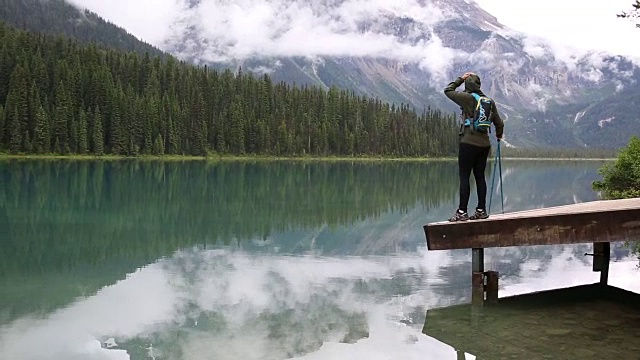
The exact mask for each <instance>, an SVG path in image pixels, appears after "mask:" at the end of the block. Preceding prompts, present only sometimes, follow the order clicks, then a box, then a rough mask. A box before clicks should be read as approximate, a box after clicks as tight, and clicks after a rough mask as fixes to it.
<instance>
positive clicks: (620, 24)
mask: <svg viewBox="0 0 640 360" xmlns="http://www.w3.org/2000/svg"><path fill="white" fill-rule="evenodd" d="M476 2H477V3H478V4H480V6H481V7H482V8H483V9H485V10H486V11H487V12H489V13H491V14H492V15H494V16H495V17H496V18H497V19H498V21H499V22H500V23H502V24H504V25H506V26H508V27H510V28H512V29H514V30H518V31H522V32H524V33H527V34H530V35H538V36H541V37H544V38H548V39H550V40H552V41H555V42H558V43H561V44H567V45H572V46H575V47H578V48H582V49H597V50H604V51H608V52H611V53H614V54H617V55H630V56H640V46H639V45H638V44H640V29H637V28H636V27H635V23H634V22H632V21H631V20H628V19H620V18H617V17H616V14H619V13H621V12H622V11H628V10H630V9H631V8H632V6H631V4H632V3H633V2H634V1H633V0H535V1H514V0H476Z"/></svg>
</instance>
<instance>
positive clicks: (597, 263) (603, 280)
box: [593, 242, 611, 285]
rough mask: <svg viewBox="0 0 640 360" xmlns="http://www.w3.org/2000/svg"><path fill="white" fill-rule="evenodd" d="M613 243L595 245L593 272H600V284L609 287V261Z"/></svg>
mask: <svg viewBox="0 0 640 360" xmlns="http://www.w3.org/2000/svg"><path fill="white" fill-rule="evenodd" d="M610 253H611V243H609V242H597V243H593V271H600V284H601V285H607V282H608V280H609V260H610V257H611V255H610Z"/></svg>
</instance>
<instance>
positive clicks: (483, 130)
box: [444, 72, 504, 221]
mask: <svg viewBox="0 0 640 360" xmlns="http://www.w3.org/2000/svg"><path fill="white" fill-rule="evenodd" d="M463 83H464V91H456V89H457V88H458V87H459V86H460V85H462V84H463ZM444 93H445V95H447V97H448V98H449V99H451V100H453V102H455V103H456V104H458V105H459V106H460V110H461V111H462V119H463V122H462V124H461V125H460V134H459V135H460V145H459V150H458V171H459V176H460V205H459V206H458V209H457V210H456V212H455V214H454V215H453V216H452V217H451V218H450V219H449V221H465V220H476V219H486V218H488V217H489V214H488V212H487V208H486V198H487V182H486V180H485V177H484V172H485V169H486V167H487V158H488V156H489V151H490V150H491V142H490V141H489V133H490V132H491V131H490V130H491V124H493V125H494V127H495V131H496V138H497V139H498V141H500V139H502V132H503V129H504V122H503V121H502V119H501V118H500V115H498V109H497V108H496V104H495V102H494V101H493V100H492V99H491V98H489V97H487V96H486V95H485V94H484V93H483V92H482V90H481V89H480V77H479V76H478V75H476V74H474V73H472V72H467V73H465V74H464V75H462V76H461V77H458V78H457V79H455V80H454V81H453V82H451V83H450V84H449V85H447V87H446V88H445V89H444ZM471 171H473V176H474V177H475V179H476V188H477V191H478V206H477V207H476V211H475V213H474V214H473V215H471V216H469V214H468V212H467V205H468V203H469V196H470V193H471V186H470V185H469V178H470V176H471Z"/></svg>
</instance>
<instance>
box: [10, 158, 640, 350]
mask: <svg viewBox="0 0 640 360" xmlns="http://www.w3.org/2000/svg"><path fill="white" fill-rule="evenodd" d="M599 165H600V164H598V163H588V162H575V163H574V162H558V163H556V162H507V161H505V163H504V164H503V170H504V175H505V176H504V186H505V188H504V193H505V195H506V196H507V197H506V198H505V210H507V211H511V210H523V209H529V208H533V207H538V206H553V205H561V204H567V203H573V202H576V201H588V200H593V199H595V194H594V193H593V192H592V191H591V189H590V183H591V181H593V180H595V179H597V178H598V176H597V168H598V167H599ZM455 169H456V165H455V163H449V162H434V163H384V164H371V163H355V164H350V163H286V162H275V163H259V162H258V163H249V162H245V163H222V164H204V163H198V162H192V163H163V162H5V163H1V164H0V181H1V183H0V185H1V187H0V229H6V230H4V231H3V232H2V233H0V236H1V237H0V242H1V243H2V247H0V260H1V261H0V354H1V355H3V356H2V357H3V358H4V357H6V358H21V359H73V358H85V359H86V358H89V359H94V358H95V359H103V358H105V359H106V358H109V359H112V358H114V359H120V358H122V359H126V358H129V357H131V358H132V359H146V358H156V359H200V358H216V359H238V358H243V359H284V358H291V357H299V358H303V359H320V358H322V359H342V358H345V359H346V358H349V359H353V358H365V357H366V358H367V359H369V358H371V359H377V358H380V359H387V358H391V357H393V358H397V357H398V356H401V357H403V358H407V359H412V358H420V359H423V358H437V359H448V358H450V359H456V358H457V357H456V356H457V355H456V352H455V351H454V349H453V348H452V347H450V346H449V345H446V344H443V343H440V342H438V341H436V340H434V339H432V338H429V337H425V336H424V335H422V334H421V328H422V325H423V323H424V320H425V313H426V310H427V309H429V308H433V307H440V306H447V305H451V304H458V303H463V302H467V301H468V300H469V298H470V284H469V282H470V279H469V276H468V274H469V268H470V264H469V261H470V258H469V255H468V253H467V252H465V251H451V252H426V251H425V248H424V233H423V232H422V225H424V224H425V223H427V222H431V221H440V220H442V219H444V218H446V217H447V216H448V215H449V213H450V212H451V211H452V209H453V207H454V206H455V204H456V202H457V181H456V180H455V178H456V175H455V174H456V170H455ZM494 200H495V198H494ZM473 201H474V200H473V199H472V204H473ZM495 209H496V208H494V211H495ZM588 250H590V248H589V247H588V246H586V245H578V246H569V247H561V246H559V247H530V248H506V249H496V250H491V251H487V255H486V256H487V258H486V261H487V264H488V266H489V267H491V268H493V269H496V270H498V271H500V273H501V275H502V277H501V283H502V284H503V285H504V289H501V295H504V294H514V293H518V292H527V291H531V290H537V289H540V288H541V287H544V286H547V285H549V286H551V287H555V286H568V285H573V284H576V283H588V282H591V281H592V278H593V279H596V277H597V276H598V274H597V273H596V274H594V273H592V272H591V270H590V266H591V265H590V262H588V261H589V260H590V259H585V258H584V256H582V255H583V254H584V252H587V251H588ZM625 256H626V253H625V252H624V251H622V250H620V258H625ZM620 264H625V266H626V267H624V268H623V269H622V270H620V271H621V274H622V276H614V275H612V276H611V279H612V281H613V280H614V279H627V280H626V281H628V282H629V283H633V281H632V280H629V279H630V277H629V276H625V274H628V273H630V272H631V271H632V269H633V266H635V264H633V263H630V262H624V263H620ZM627 265H628V266H627ZM614 271H615V265H614V266H613V267H612V272H614ZM559 274H562V276H559ZM634 276H635V275H634ZM550 281H554V282H550ZM115 344H117V345H115ZM125 351H126V352H125ZM394 354H395V355H398V356H395V355H394ZM469 358H472V357H469Z"/></svg>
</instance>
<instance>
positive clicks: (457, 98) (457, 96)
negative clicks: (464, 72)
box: [444, 77, 466, 106]
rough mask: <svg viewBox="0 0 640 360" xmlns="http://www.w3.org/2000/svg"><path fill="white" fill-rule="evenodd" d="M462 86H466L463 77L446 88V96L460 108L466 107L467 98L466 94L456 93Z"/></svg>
mask: <svg viewBox="0 0 640 360" xmlns="http://www.w3.org/2000/svg"><path fill="white" fill-rule="evenodd" d="M462 84H464V80H462V77H458V78H457V79H455V80H453V81H452V82H450V83H449V85H447V87H446V88H444V94H445V95H447V97H448V98H449V99H451V100H452V101H453V102H455V103H456V104H458V105H459V106H464V105H463V104H464V101H465V100H464V99H465V98H466V96H465V94H464V93H462V92H459V91H456V89H457V88H458V87H459V86H460V85H462Z"/></svg>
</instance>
